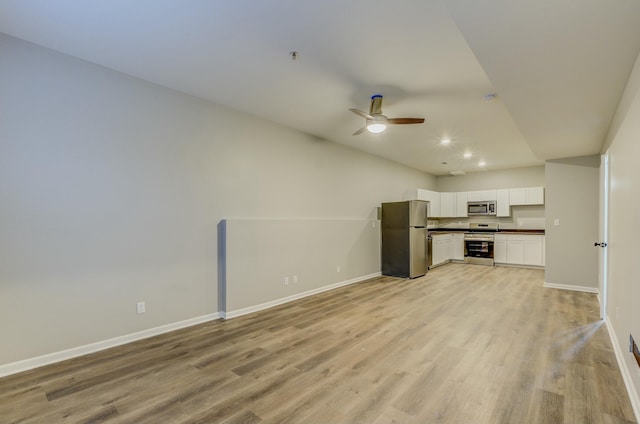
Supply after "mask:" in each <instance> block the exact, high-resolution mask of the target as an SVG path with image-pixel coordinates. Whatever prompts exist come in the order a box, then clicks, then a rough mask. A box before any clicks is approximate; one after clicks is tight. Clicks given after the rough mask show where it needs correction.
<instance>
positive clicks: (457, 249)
mask: <svg viewBox="0 0 640 424" xmlns="http://www.w3.org/2000/svg"><path fill="white" fill-rule="evenodd" d="M452 236H453V245H452V246H451V247H452V252H451V259H453V260H454V261H464V234H458V233H453V234H452Z"/></svg>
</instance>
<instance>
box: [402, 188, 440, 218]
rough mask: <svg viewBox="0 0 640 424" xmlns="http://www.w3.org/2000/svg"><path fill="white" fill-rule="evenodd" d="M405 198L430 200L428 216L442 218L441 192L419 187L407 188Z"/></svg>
mask: <svg viewBox="0 0 640 424" xmlns="http://www.w3.org/2000/svg"><path fill="white" fill-rule="evenodd" d="M404 200H424V201H426V202H429V205H428V206H427V216H428V217H429V218H440V217H441V215H440V193H439V192H437V191H431V190H425V189H422V188H418V189H415V190H407V191H406V192H405V193H404Z"/></svg>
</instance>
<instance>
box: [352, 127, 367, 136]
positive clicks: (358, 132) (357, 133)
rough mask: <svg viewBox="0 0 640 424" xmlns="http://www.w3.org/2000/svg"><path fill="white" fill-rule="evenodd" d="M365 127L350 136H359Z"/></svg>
mask: <svg viewBox="0 0 640 424" xmlns="http://www.w3.org/2000/svg"><path fill="white" fill-rule="evenodd" d="M366 129H367V127H362V128H360V129H359V130H358V131H356V132H354V133H353V134H352V135H360V134H362V133H363V132H364V130H366Z"/></svg>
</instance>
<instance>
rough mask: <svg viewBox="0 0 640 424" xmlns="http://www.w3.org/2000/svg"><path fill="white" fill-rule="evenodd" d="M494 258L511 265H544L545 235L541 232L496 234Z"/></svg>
mask: <svg viewBox="0 0 640 424" xmlns="http://www.w3.org/2000/svg"><path fill="white" fill-rule="evenodd" d="M493 260H494V262H496V263H503V264H511V265H533V266H544V263H545V262H544V236H543V235H541V234H496V235H495V240H494V245H493Z"/></svg>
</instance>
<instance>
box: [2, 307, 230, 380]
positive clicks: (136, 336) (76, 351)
mask: <svg viewBox="0 0 640 424" xmlns="http://www.w3.org/2000/svg"><path fill="white" fill-rule="evenodd" d="M219 318H220V314H219V313H217V312H216V313H213V314H208V315H203V316H200V317H196V318H191V319H187V320H184V321H178V322H173V323H171V324H166V325H161V326H159V327H154V328H149V329H147V330H142V331H138V332H136V333H131V334H125V335H124V336H118V337H114V338H112V339H107V340H102V341H99V342H95V343H91V344H88V345H84V346H78V347H74V348H71V349H67V350H62V351H59V352H53V353H48V354H46V355H41V356H36V357H34V358H29V359H24V360H22V361H18V362H12V363H10V364H4V365H0V377H5V376H7V375H11V374H17V373H19V372H23V371H28V370H30V369H34V368H38V367H42V366H45V365H50V364H53V363H56V362H60V361H65V360H67V359H72V358H76V357H78V356H82V355H87V354H89V353H94V352H98V351H100V350H105V349H109V348H112V347H116V346H120V345H123V344H126V343H131V342H135V341H137V340H142V339H146V338H149V337H153V336H157V335H159V334H163V333H168V332H170V331H174V330H179V329H181V328H185V327H190V326H192V325H196V324H202V323H203V322H207V321H213V320H216V319H219Z"/></svg>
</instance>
